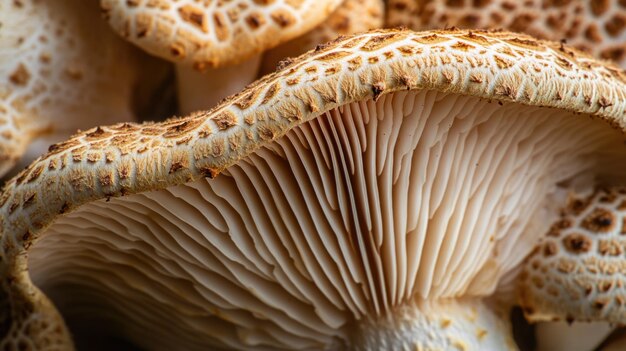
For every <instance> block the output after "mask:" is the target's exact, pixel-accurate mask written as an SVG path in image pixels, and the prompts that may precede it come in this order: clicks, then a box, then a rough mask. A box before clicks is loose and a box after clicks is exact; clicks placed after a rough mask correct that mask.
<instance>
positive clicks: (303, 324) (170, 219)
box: [29, 91, 626, 349]
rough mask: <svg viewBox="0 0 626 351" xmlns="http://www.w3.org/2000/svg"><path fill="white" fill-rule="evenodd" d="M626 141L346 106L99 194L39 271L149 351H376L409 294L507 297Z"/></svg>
mask: <svg viewBox="0 0 626 351" xmlns="http://www.w3.org/2000/svg"><path fill="white" fill-rule="evenodd" d="M621 149H624V145H623V143H622V136H621V135H620V134H619V133H618V132H616V131H615V130H613V129H611V128H610V127H609V126H608V125H606V124H604V123H602V122H600V121H596V120H592V119H590V118H587V117H585V116H575V115H573V114H570V113H568V112H563V111H558V110H555V109H543V108H536V107H528V106H521V105H515V104H510V103H507V104H504V105H500V104H498V103H495V102H493V103H490V102H488V101H485V100H481V99H477V98H474V97H464V96H458V95H447V94H444V93H437V92H428V91H421V92H419V91H418V92H398V93H394V94H391V95H385V96H382V97H380V99H379V100H378V101H377V102H374V101H372V100H369V101H364V102H359V103H354V104H350V105H346V106H342V107H340V108H337V109H335V110H332V111H330V112H329V113H327V114H326V115H324V116H320V117H319V118H317V119H315V120H313V121H311V122H308V123H306V124H304V125H302V126H300V127H297V128H295V129H293V130H292V131H290V132H289V133H288V134H287V135H286V136H284V137H283V138H281V139H279V140H278V141H276V142H274V143H272V144H270V145H268V146H267V147H265V148H263V149H261V150H259V151H258V152H256V153H255V154H253V155H251V156H249V157H247V158H245V159H244V160H242V161H240V162H239V163H238V164H237V165H235V166H232V167H231V168H229V169H228V171H227V172H225V173H224V174H222V175H220V176H219V177H217V178H216V179H214V180H208V179H203V180H199V181H196V182H193V183H189V184H186V185H182V186H176V187H171V188H168V189H166V190H162V191H155V192H150V193H144V194H138V195H130V196H125V197H122V198H113V199H110V201H105V200H101V201H97V202H93V203H90V204H87V205H84V206H82V207H80V208H79V209H77V210H76V211H74V212H73V213H70V214H68V215H66V216H64V217H62V218H59V219H58V220H57V221H56V222H55V223H54V224H53V225H52V226H51V227H50V228H49V229H48V230H47V232H46V233H45V234H44V235H43V237H42V239H41V240H40V241H39V242H38V243H37V244H36V245H35V246H34V247H33V248H32V249H31V251H30V258H29V260H30V264H29V266H30V270H31V274H32V277H33V280H34V282H35V283H36V284H37V285H38V286H39V287H41V288H42V289H43V291H44V292H45V293H46V294H47V295H48V296H51V297H52V299H53V300H54V301H55V302H56V303H57V304H58V305H59V306H61V311H62V312H63V313H66V314H68V315H74V316H76V315H77V314H80V313H79V312H80V311H79V310H80V309H85V310H89V311H94V310H96V311H106V315H107V316H110V318H111V320H114V321H115V324H110V323H107V325H116V326H115V327H113V326H112V327H111V328H119V329H112V330H113V332H114V331H115V330H124V331H126V332H125V334H124V335H123V337H124V338H127V339H129V340H131V341H132V342H134V343H136V344H138V345H139V346H141V347H145V348H148V349H152V348H177V349H203V348H206V347H208V346H209V345H216V346H219V347H224V348H241V349H320V348H331V349H342V348H344V347H345V346H346V345H351V347H353V348H364V347H367V345H366V344H359V342H360V341H359V340H362V339H360V338H359V337H358V335H355V330H361V329H359V328H360V327H361V326H362V325H363V324H364V323H366V322H365V321H368V320H372V319H376V318H378V317H377V316H386V317H385V318H391V320H392V321H393V319H394V318H395V317H394V312H393V311H396V310H398V309H402V308H403V306H404V307H406V306H411V305H410V304H407V301H413V300H414V299H419V300H422V301H427V302H428V303H429V306H440V307H441V308H440V309H438V310H436V311H435V310H429V311H432V312H427V313H429V315H430V313H432V314H433V315H437V314H438V313H439V314H444V315H445V312H442V311H445V310H446V309H447V308H450V309H456V308H458V309H461V310H463V309H464V308H465V309H470V310H471V309H472V308H471V306H469V305H468V306H463V305H462V304H463V303H462V302H450V303H447V302H446V301H452V300H456V299H459V300H458V301H464V300H463V299H466V298H467V297H469V296H474V297H477V298H480V297H484V296H488V295H490V294H492V292H493V290H494V289H495V286H496V284H497V283H498V281H499V280H500V278H501V277H503V276H506V275H507V274H510V272H511V271H512V269H513V268H514V267H515V266H516V265H518V263H519V262H520V261H521V260H522V259H523V258H524V257H525V256H526V255H527V254H528V253H529V251H530V250H531V249H532V248H533V246H534V244H535V242H536V240H537V238H538V236H539V235H541V234H542V233H544V232H545V230H546V225H548V224H549V223H551V222H552V220H553V219H554V218H556V217H557V215H558V213H557V208H558V207H560V206H561V203H560V202H559V203H557V204H555V203H554V200H553V199H554V198H555V197H556V198H558V197H559V196H560V194H562V193H563V192H565V190H564V189H561V188H560V187H559V186H558V185H557V184H559V183H563V182H565V181H571V182H570V183H576V182H577V181H579V180H582V181H581V182H583V183H584V182H587V181H593V177H592V175H593V176H595V175H607V176H614V175H615V174H611V172H613V171H614V169H615V167H605V169H602V166H603V164H598V163H597V160H598V159H603V158H602V157H598V155H599V154H601V153H602V152H603V151H602V150H610V152H607V155H609V154H610V156H611V157H614V156H615V155H621V157H623V156H624V153H626V150H624V151H621V152H620V153H619V154H618V153H615V150H621ZM607 157H609V156H607ZM604 160H606V159H604ZM604 171H606V172H604ZM603 172H604V173H606V174H604V173H603ZM74 296H81V297H83V298H82V301H83V303H81V304H78V305H74V304H68V303H67V302H68V301H69V300H72V299H74ZM477 303H478V304H480V302H477ZM455 304H457V305H458V304H461V305H460V307H459V306H457V305H455ZM454 306H457V307H454ZM479 310H482V307H481V308H479ZM420 311H421V310H419V309H417V310H415V311H414V313H417V314H419V313H422V312H420ZM437 311H439V312H437ZM485 313H486V314H481V316H480V318H479V319H480V320H481V321H492V322H488V323H486V326H484V328H486V329H490V328H491V330H492V331H493V330H503V329H502V328H501V327H499V325H501V324H500V322H501V321H499V320H498V318H494V317H493V316H492V317H490V316H489V313H488V312H485ZM452 323H455V321H452ZM418 325H419V323H418ZM433 330H435V331H437V330H440V329H437V328H434V329H433ZM105 331H106V329H105V330H103V332H105ZM472 332H473V331H472ZM441 333H442V334H441V335H445V333H444V332H441ZM356 334H358V333H356ZM146 335H155V336H154V337H146ZM390 335H391V334H390ZM398 335H400V334H398ZM492 335H495V334H492ZM441 340H442V339H441ZM485 340H488V342H490V343H491V344H490V345H499V346H498V347H501V348H499V349H506V348H508V347H510V345H508V344H506V345H505V344H503V343H506V340H507V338H504V337H503V338H500V339H497V340H501V341H497V340H496V339H485ZM388 342H389V345H392V346H393V345H396V346H400V345H408V344H406V343H411V344H417V343H418V342H422V345H425V346H428V345H431V346H436V345H439V344H428V343H424V342H426V341H425V340H422V339H419V338H418V339H415V338H413V339H410V340H409V339H406V338H405V339H402V340H400V339H398V340H388ZM492 342H493V343H495V344H493V343H492ZM498 343H500V344H498ZM468 345H470V346H471V345H474V346H471V348H470V349H476V347H479V345H478V344H475V343H474V344H472V343H469V342H468ZM477 345H478V346H477ZM409 346H410V345H409ZM494 347H495V346H494Z"/></svg>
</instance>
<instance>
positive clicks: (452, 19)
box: [387, 0, 626, 67]
mask: <svg viewBox="0 0 626 351" xmlns="http://www.w3.org/2000/svg"><path fill="white" fill-rule="evenodd" d="M625 4H626V3H625V2H624V1H617V0H603V1H589V0H571V1H543V0H526V1H512V0H474V1H463V0H452V1H450V0H389V3H388V11H387V25H389V26H392V27H395V26H406V27H408V28H411V29H414V30H425V29H431V28H439V27H442V26H456V27H460V28H469V29H472V28H506V29H508V30H512V31H516V32H524V33H527V34H530V35H533V36H535V37H537V38H542V39H550V40H566V41H567V43H568V44H571V45H573V46H575V47H577V48H579V49H583V50H585V51H588V52H590V53H592V54H593V55H595V56H596V57H600V58H603V59H611V60H613V61H615V62H617V63H618V64H620V65H621V66H622V67H626V30H624V29H626V5H625Z"/></svg>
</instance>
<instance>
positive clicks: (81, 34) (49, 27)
mask: <svg viewBox="0 0 626 351" xmlns="http://www.w3.org/2000/svg"><path fill="white" fill-rule="evenodd" d="M0 31H1V32H0V176H1V175H3V174H5V173H6V172H8V171H9V170H10V169H11V168H12V167H13V165H15V163H16V162H17V161H18V160H19V159H20V158H21V157H22V156H24V158H25V159H27V160H28V163H30V162H31V161H32V160H33V159H34V158H35V157H36V156H39V155H40V154H43V153H44V151H45V150H47V148H48V146H49V145H50V144H52V143H55V142H58V141H61V140H64V139H66V138H68V137H69V136H70V135H71V134H73V133H75V132H76V130H77V129H85V128H89V127H91V126H93V125H99V124H111V123H115V122H119V121H130V120H133V118H134V116H133V113H132V111H131V98H132V95H133V88H134V87H135V83H136V74H135V71H134V70H133V68H135V67H136V64H137V61H136V60H137V56H136V55H137V52H135V49H134V48H133V47H132V46H131V45H128V44H127V43H125V42H124V41H123V40H121V39H119V38H118V37H117V36H116V35H115V33H113V31H111V29H110V28H109V27H108V25H107V24H106V22H104V21H102V20H100V14H99V11H98V5H97V3H96V2H94V1H81V0H63V1H42V0H2V1H0Z"/></svg>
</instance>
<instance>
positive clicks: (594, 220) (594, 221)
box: [581, 208, 615, 234]
mask: <svg viewBox="0 0 626 351" xmlns="http://www.w3.org/2000/svg"><path fill="white" fill-rule="evenodd" d="M581 226H582V227H583V228H585V229H587V230H589V231H591V232H594V233H598V234H600V233H607V232H609V231H611V229H613V228H614V227H615V216H614V215H613V213H611V212H610V211H608V210H606V209H603V208H596V209H594V210H593V212H591V213H590V214H589V215H588V216H587V217H585V219H583V221H582V223H581Z"/></svg>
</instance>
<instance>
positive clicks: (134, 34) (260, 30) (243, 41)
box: [101, 0, 342, 113]
mask: <svg viewBox="0 0 626 351" xmlns="http://www.w3.org/2000/svg"><path fill="white" fill-rule="evenodd" d="M341 1H342V0H237V1H213V2H211V1H209V2H206V1H205V2H199V1H192V0H183V1H173V0H162V1H141V0H130V1H126V0H101V7H102V10H103V12H104V14H105V18H106V19H107V20H108V21H109V23H110V24H111V26H112V27H113V29H114V30H115V31H117V32H118V33H119V34H120V35H121V36H122V37H124V38H125V39H127V40H129V41H131V42H132V43H134V44H136V45H138V46H139V47H140V48H142V49H143V50H145V51H147V52H148V53H150V54H153V55H155V56H158V57H161V58H164V59H166V60H169V61H172V62H174V63H175V64H176V71H177V79H178V97H179V107H180V110H181V112H182V113H190V112H193V111H196V110H199V109H206V108H209V107H212V106H214V105H215V104H216V103H217V102H219V101H220V100H221V99H223V98H224V97H226V96H228V95H230V94H233V93H235V92H237V91H239V90H241V89H242V88H243V87H244V86H246V85H247V84H249V83H250V82H251V81H253V80H254V79H255V77H256V76H257V73H258V70H259V65H260V62H261V55H260V54H261V52H263V51H264V50H267V49H269V48H272V47H275V46H277V45H279V44H281V43H283V42H285V41H287V40H290V39H292V38H295V37H297V36H299V35H301V34H303V33H306V32H307V31H309V30H311V29H312V28H314V27H315V26H317V25H318V24H320V23H322V22H323V21H324V20H325V19H326V18H327V17H328V16H329V14H330V13H332V12H333V11H334V10H335V8H337V6H339V4H341Z"/></svg>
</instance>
